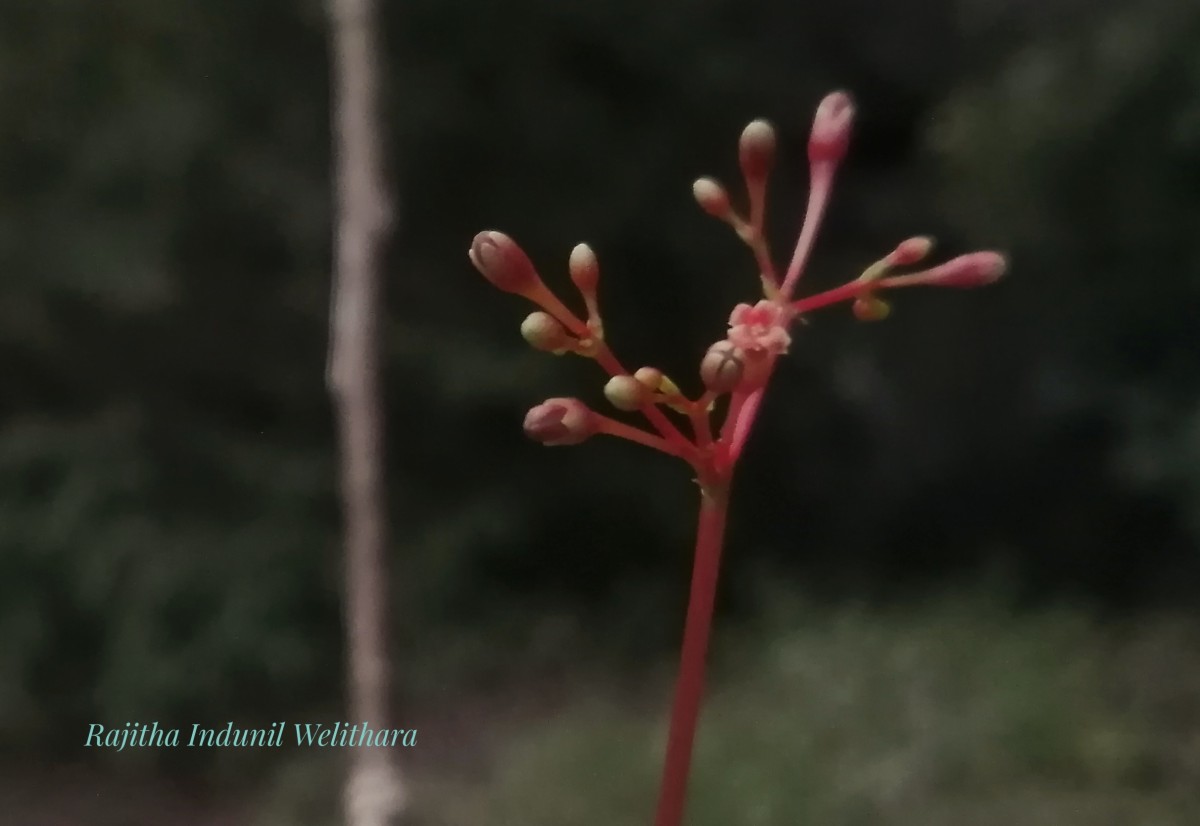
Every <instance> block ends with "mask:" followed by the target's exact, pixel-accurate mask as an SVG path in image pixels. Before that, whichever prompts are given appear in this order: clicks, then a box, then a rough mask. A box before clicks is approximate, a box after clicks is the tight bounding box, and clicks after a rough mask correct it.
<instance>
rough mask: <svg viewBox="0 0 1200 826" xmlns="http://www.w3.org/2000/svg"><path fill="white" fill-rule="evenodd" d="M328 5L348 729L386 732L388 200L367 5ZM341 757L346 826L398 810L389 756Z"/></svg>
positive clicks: (333, 318)
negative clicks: (345, 770) (383, 330)
mask: <svg viewBox="0 0 1200 826" xmlns="http://www.w3.org/2000/svg"><path fill="white" fill-rule="evenodd" d="M328 4H329V18H330V26H331V35H332V59H333V89H332V97H333V122H332V132H333V157H334V173H335V190H336V203H337V213H336V216H337V217H336V220H337V228H336V253H335V256H336V261H335V265H334V267H335V269H334V275H333V299H332V307H331V310H330V351H329V365H328V369H329V375H328V380H329V389H330V393H331V394H332V397H333V403H334V410H335V413H336V415H337V428H338V444H339V449H340V458H341V496H342V512H343V519H344V530H345V547H344V550H343V553H344V559H345V592H344V604H345V623H346V650H347V655H348V661H347V675H346V689H347V704H348V713H349V719H348V722H350V723H351V724H352V725H354V724H361V723H363V722H366V723H367V724H368V725H369V726H370V727H371V728H373V729H380V728H388V727H390V726H389V723H390V720H389V714H388V706H389V692H390V679H389V673H388V672H389V668H390V661H389V656H388V630H387V627H388V594H389V589H388V583H389V576H388V565H387V541H388V540H387V536H388V531H387V515H386V505H385V497H384V478H383V476H384V474H383V403H382V392H381V378H380V361H381V359H380V335H379V333H380V323H381V319H380V315H381V313H380V309H381V308H380V303H381V297H382V296H381V293H382V290H381V286H382V285H381V283H380V281H381V277H382V273H381V264H382V261H381V259H382V254H383V244H384V241H385V238H386V235H387V232H388V229H389V226H390V223H391V213H392V205H391V202H390V199H389V197H388V193H387V190H386V185H385V183H384V175H383V169H382V166H383V164H382V160H381V157H380V153H381V149H380V141H381V136H380V133H381V129H380V123H379V114H378V111H377V105H376V93H377V89H376V87H377V84H378V66H379V59H380V56H379V49H378V47H377V45H376V41H375V37H376V27H377V19H376V9H375V3H374V0H328ZM348 755H349V757H350V767H349V775H348V777H347V780H346V787H345V822H346V826H388V824H391V823H392V822H393V821H394V818H395V816H396V815H397V814H398V813H399V811H400V809H401V808H402V807H403V803H404V794H403V788H402V786H401V783H400V777H399V773H398V769H397V767H396V766H395V765H394V763H393V760H392V756H391V752H390V749H387V748H376V747H373V746H363V747H357V748H352V749H349V750H348Z"/></svg>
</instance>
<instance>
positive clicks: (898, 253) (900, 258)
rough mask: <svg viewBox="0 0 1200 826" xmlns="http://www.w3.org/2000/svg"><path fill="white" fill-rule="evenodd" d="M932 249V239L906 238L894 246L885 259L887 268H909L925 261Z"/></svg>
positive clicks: (923, 237) (926, 237) (921, 237)
mask: <svg viewBox="0 0 1200 826" xmlns="http://www.w3.org/2000/svg"><path fill="white" fill-rule="evenodd" d="M932 249H933V239H932V238H930V237H929V236H927V235H918V236H917V237H915V238H907V239H905V240H903V241H901V242H900V243H899V244H897V245H896V248H895V249H894V250H892V251H891V253H889V254H888V257H887V258H886V259H885V260H886V261H887V263H888V266H892V267H910V266H912V265H913V264H916V263H918V262H920V261H923V260H924V259H925V256H927V255H929V253H930V251H931V250H932Z"/></svg>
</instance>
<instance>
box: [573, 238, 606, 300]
mask: <svg viewBox="0 0 1200 826" xmlns="http://www.w3.org/2000/svg"><path fill="white" fill-rule="evenodd" d="M568 267H569V268H570V270H571V281H573V282H574V283H575V286H576V287H578V288H579V292H581V293H583V294H584V295H585V296H594V295H595V294H596V286H597V285H598V284H599V283H600V262H599V261H597V260H596V253H594V252H592V248H591V247H589V246H588V245H587V244H578V245H577V246H576V247H575V249H573V250H571V260H570V263H569V264H568Z"/></svg>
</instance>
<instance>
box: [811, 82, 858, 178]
mask: <svg viewBox="0 0 1200 826" xmlns="http://www.w3.org/2000/svg"><path fill="white" fill-rule="evenodd" d="M853 125H854V101H853V100H851V99H850V96H849V95H848V94H846V93H845V92H832V93H831V94H828V95H826V96H825V99H824V100H822V101H821V103H820V105H818V106H817V114H816V117H815V118H814V119H813V127H812V133H811V135H810V136H809V139H808V160H809V162H810V163H814V164H815V163H837V162H838V161H840V160H841V159H842V158H843V157H844V156H845V154H846V151H847V149H849V147H850V129H851V127H852V126H853Z"/></svg>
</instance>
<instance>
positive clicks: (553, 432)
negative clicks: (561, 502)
mask: <svg viewBox="0 0 1200 826" xmlns="http://www.w3.org/2000/svg"><path fill="white" fill-rule="evenodd" d="M854 114H855V109H854V104H853V102H852V101H851V99H850V97H849V96H848V95H846V94H845V93H842V92H834V93H833V94H830V95H828V96H826V98H825V99H824V100H823V101H822V102H821V104H820V105H819V106H818V107H817V112H816V116H815V118H814V120H813V126H812V131H811V133H810V136H809V142H808V160H809V172H810V178H811V185H810V191H809V200H808V206H807V209H806V212H805V216H804V222H803V224H802V228H801V230H800V234H799V238H798V240H797V242H796V248H795V252H794V254H793V256H792V258H791V261H790V264H789V265H788V268H787V270H786V271H785V272H783V273H782V274H781V272H780V271H779V270H777V269H776V267H775V264H774V262H773V259H772V256H771V252H770V249H769V247H768V243H767V239H766V237H765V234H764V225H765V216H766V195H767V183H768V179H769V177H770V173H771V170H772V168H773V167H774V164H775V153H776V144H777V138H776V134H775V129H774V128H773V127H772V126H771V124H769V123H768V122H767V121H765V120H755V121H753V122H751V123H750V124H749V125H747V126H746V128H745V129H744V130H743V132H742V135H741V137H740V139H739V141H738V166H739V168H740V170H741V173H742V178H743V180H744V183H745V190H746V199H747V206H748V209H747V211H746V212H745V213H741V212H739V211H737V210H735V209H734V207H733V205H732V203H731V201H730V197H729V193H728V192H727V191H726V189H725V187H724V186H722V185H721V184H720V183H718V182H717V181H716V180H715V179H713V178H708V177H704V178H700V179H698V180H697V181H696V182H695V184H693V187H692V194H693V195H694V197H695V199H696V202H697V203H698V204H699V205H700V207H701V208H702V209H703V210H704V211H705V212H707V213H708V214H709V215H712V216H713V217H715V218H718V219H719V220H721V221H723V222H725V223H727V224H729V225H730V227H732V228H733V230H734V231H735V232H736V234H737V236H738V237H739V238H740V239H741V240H742V241H743V242H744V243H745V244H746V245H747V246H748V247H749V248H750V250H751V252H752V253H753V255H754V258H755V262H756V264H757V268H758V270H759V277H760V280H761V283H762V289H763V295H764V299H763V300H760V301H758V302H757V303H755V304H749V303H746V304H739V305H737V306H736V307H735V308H734V309H733V312H732V313H731V314H730V317H729V329H728V331H727V333H726V335H725V337H724V338H723V339H721V340H720V341H718V342H716V343H715V344H713V345H712V346H710V347H709V348H708V350H707V351H706V352H705V353H704V355H703V358H702V359H701V360H700V367H699V378H700V381H701V383H702V384H703V386H704V388H705V391H704V393H703V394H702V395H701V396H699V397H698V398H696V399H689V398H688V397H687V396H685V395H684V394H683V393H682V392H681V391H680V389H679V387H678V385H676V384H675V382H673V381H672V380H671V379H669V378H668V377H667V376H665V375H664V374H663V373H662V371H661V370H658V369H656V368H653V367H643V368H641V369H639V370H637V371H636V372H633V373H630V372H628V371H626V370H625V369H624V368H623V367H622V366H621V364H620V363H619V362H618V361H617V359H616V358H615V356H614V355H613V354H612V351H611V350H610V349H609V348H608V345H607V343H606V342H605V339H604V325H603V321H602V319H601V316H600V305H599V300H598V297H597V288H598V286H599V282H600V265H599V263H598V261H597V260H596V255H595V253H594V252H593V251H592V249H591V247H589V246H588V245H587V244H579V245H578V246H576V247H575V248H574V249H573V250H572V251H571V254H570V257H569V261H568V267H567V269H568V272H569V274H570V279H571V282H572V283H573V284H574V286H575V288H576V290H577V291H578V293H579V296H580V298H581V299H582V304H583V307H584V310H585V311H586V312H585V314H584V316H583V317H580V316H578V315H576V314H575V313H574V312H573V311H572V310H570V309H569V308H568V307H567V306H566V305H565V304H564V303H563V302H562V301H560V300H559V299H558V298H557V297H556V296H555V295H554V293H552V292H551V291H550V289H549V288H548V287H547V286H546V284H545V283H544V282H543V281H542V278H541V276H540V275H538V272H537V270H536V269H535V268H534V266H533V264H532V262H531V261H530V260H529V257H528V256H527V255H526V254H525V253H524V252H523V251H522V250H521V248H520V247H519V246H517V244H516V242H514V241H513V240H512V239H511V238H509V237H508V236H507V235H505V234H504V233H501V232H496V231H488V232H481V233H480V234H479V235H477V236H476V237H475V239H474V242H473V243H472V245H471V251H470V258H471V261H472V263H473V264H474V265H475V267H476V268H477V269H478V270H479V271H480V272H481V273H482V274H483V276H484V277H485V278H486V279H487V280H488V281H490V282H491V283H492V284H493V285H495V286H496V287H498V288H499V289H501V290H504V291H506V292H510V293H514V294H516V295H519V296H522V297H524V298H526V299H528V300H529V301H532V302H533V303H534V304H536V305H537V306H538V308H539V309H538V310H536V311H535V312H532V313H530V314H529V315H528V316H527V317H526V318H525V320H524V322H523V323H522V324H521V335H522V336H523V337H524V338H525V340H526V341H527V342H528V343H529V344H530V345H531V346H532V347H534V348H535V349H537V350H541V351H544V352H548V353H555V354H564V353H575V354H578V355H581V356H585V357H587V358H591V359H593V360H595V361H596V362H597V363H599V364H600V365H601V366H602V367H603V368H604V369H605V370H607V372H608V373H609V375H610V378H609V379H608V382H607V384H606V385H605V386H604V396H605V398H606V399H607V400H608V402H609V403H610V404H611V405H612V406H613V407H614V408H616V409H617V410H620V411H641V412H642V413H643V414H644V415H645V417H646V418H647V420H648V421H649V423H650V425H651V426H652V427H653V429H654V432H652V431H649V430H642V429H639V428H636V427H633V426H631V425H628V424H624V423H622V422H619V421H616V420H614V419H610V418H609V417H607V416H604V415H602V414H600V413H597V412H596V411H594V410H591V409H590V408H588V407H587V406H586V405H585V404H584V403H583V402H581V401H580V400H578V399H566V398H556V399H549V400H548V401H546V402H543V403H542V404H540V405H538V406H537V407H534V408H533V409H532V410H530V411H529V414H528V415H527V416H526V418H525V432H526V433H527V434H528V435H529V436H530V437H531V438H533V439H535V440H537V441H539V442H542V443H543V444H547V445H566V444H578V443H579V442H582V441H584V440H585V439H587V438H589V437H590V436H593V435H595V434H598V433H606V434H609V435H614V436H619V437H621V438H625V439H629V440H631V441H634V442H638V443H640V444H644V445H648V446H650V447H654V448H657V449H659V450H662V451H664V452H666V453H670V454H673V455H677V456H680V457H682V458H685V459H687V460H688V461H690V462H691V463H692V464H693V465H695V466H697V468H698V469H699V470H700V471H701V475H703V474H704V468H703V467H701V465H702V464H703V463H704V462H705V461H708V460H710V459H712V457H713V456H714V455H716V454H717V453H720V452H721V451H722V450H723V451H725V456H724V458H725V460H726V462H725V465H724V466H725V467H726V468H730V467H732V462H733V460H736V458H737V453H738V451H739V450H740V446H741V442H742V441H743V440H744V438H745V435H746V433H747V432H748V430H749V428H750V425H751V424H752V423H753V418H754V416H755V413H756V410H757V406H758V403H757V400H758V397H759V396H760V395H761V393H762V391H763V389H764V387H765V386H766V384H767V382H768V380H769V379H770V376H771V373H772V370H773V368H774V364H775V361H776V360H777V359H778V358H779V357H780V356H782V355H784V354H786V353H787V352H788V348H789V347H790V346H791V333H790V332H789V328H790V326H791V324H792V322H794V321H795V320H796V319H797V318H801V317H802V316H803V314H805V313H808V312H810V311H812V310H815V309H818V308H820V307H824V306H827V305H830V304H835V303H839V302H843V301H847V302H850V303H851V307H852V310H853V313H854V315H855V316H856V317H857V318H859V319H861V320H863V321H878V320H880V319H883V318H885V317H887V315H888V313H889V312H890V310H891V308H890V306H889V305H888V304H887V303H886V302H885V301H884V300H883V299H882V298H880V297H879V295H878V294H879V293H882V292H885V291H887V290H891V289H896V288H901V287H910V286H920V285H924V286H940V287H959V288H962V287H977V286H983V285H985V284H990V283H992V282H993V281H995V280H996V279H998V278H999V277H1000V276H1001V275H1002V274H1003V273H1004V270H1005V267H1006V263H1005V259H1004V257H1003V256H1001V255H1000V254H999V253H995V252H976V253H971V254H968V255H963V256H960V257H958V258H954V259H952V260H950V261H948V262H946V263H944V264H940V265H938V266H934V267H931V268H929V269H926V270H922V271H918V272H910V273H907V274H896V273H895V272H894V271H895V270H896V269H897V268H902V267H904V268H907V267H913V266H915V265H917V264H920V263H921V262H922V261H924V260H925V259H926V258H927V257H928V255H929V253H930V252H931V250H932V249H933V241H932V239H930V238H926V237H915V238H909V239H907V240H906V241H903V242H901V243H900V244H899V245H897V246H896V248H895V249H894V250H892V252H890V253H889V254H888V255H886V256H884V257H883V258H881V259H880V260H879V261H877V262H875V263H874V264H872V265H871V266H870V267H868V268H867V269H866V270H865V271H864V272H863V273H862V275H860V276H859V277H858V278H857V279H855V280H853V281H851V282H848V283H846V284H843V285H842V286H840V287H836V288H834V289H831V290H827V291H825V292H822V293H818V294H816V295H812V296H808V297H806V298H802V299H793V298H792V293H793V292H794V290H795V287H796V283H797V281H798V280H799V278H800V276H801V275H802V274H803V271H804V269H805V267H806V264H807V260H808V256H809V253H810V252H811V250H812V246H813V243H814V241H815V238H816V234H817V231H818V228H819V225H820V223H821V220H822V217H823V215H824V212H825V208H826V205H827V203H828V200H829V197H830V193H831V189H832V183H833V178H834V175H835V172H836V170H837V168H838V166H839V164H840V163H841V161H842V159H843V158H844V157H845V155H846V152H847V149H848V147H849V142H850V133H851V127H852V125H853V121H854ZM723 395H730V396H731V401H730V405H729V412H728V414H727V420H726V422H725V424H724V427H723V428H722V432H721V434H720V437H719V438H717V439H715V440H714V438H713V435H712V430H711V426H710V423H709V414H710V413H711V411H712V410H713V407H714V404H715V401H716V400H717V399H718V398H719V397H720V396H723ZM663 407H665V408H668V409H670V410H673V411H676V412H678V413H681V414H683V415H685V416H686V417H688V419H689V420H690V424H691V427H692V430H693V436H692V437H691V438H688V437H686V436H684V435H683V433H682V432H681V431H680V430H679V428H678V427H677V426H676V425H675V424H674V423H673V422H672V420H670V419H669V418H668V417H667V416H665V415H664V413H663V411H662V409H661V408H663ZM730 440H732V444H731V443H730ZM709 470H710V471H711V468H709ZM710 475H711V474H710Z"/></svg>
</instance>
